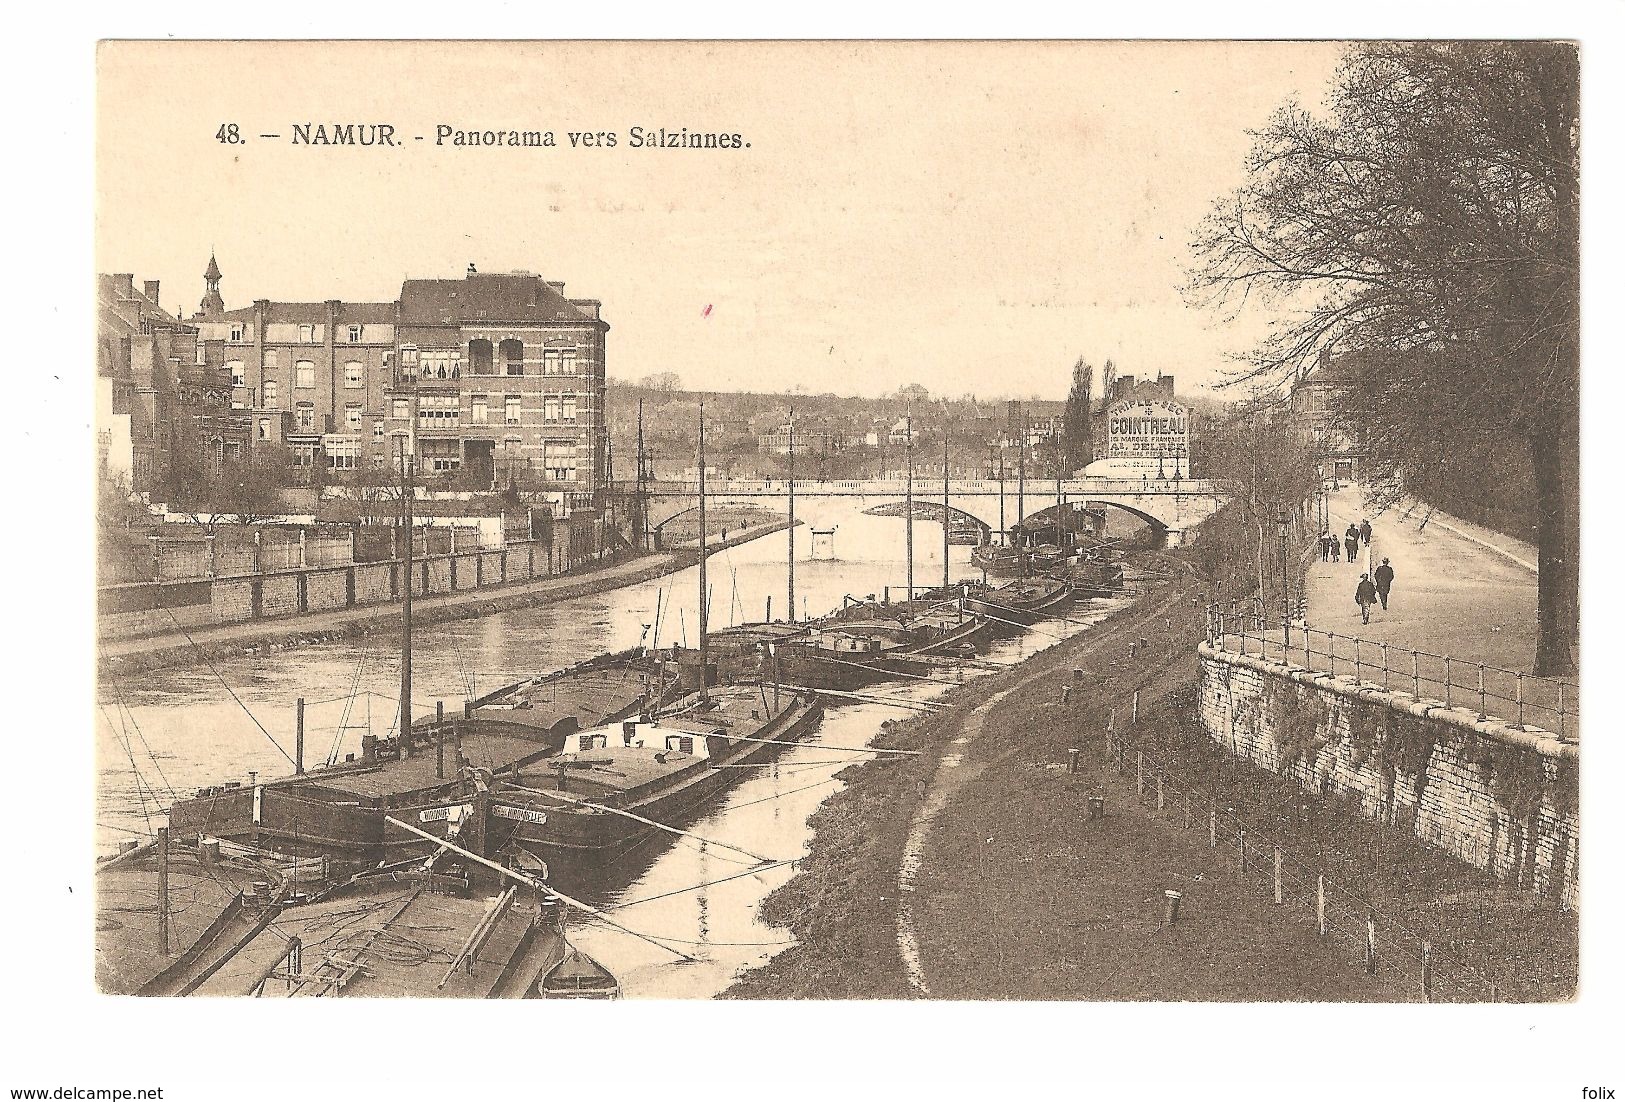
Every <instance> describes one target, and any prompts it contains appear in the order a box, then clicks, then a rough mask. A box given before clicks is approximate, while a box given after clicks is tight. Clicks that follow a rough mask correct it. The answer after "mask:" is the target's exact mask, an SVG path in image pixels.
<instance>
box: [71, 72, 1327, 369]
mask: <svg viewBox="0 0 1625 1102" xmlns="http://www.w3.org/2000/svg"><path fill="white" fill-rule="evenodd" d="M1341 53H1342V47H1341V46H1339V45H1337V44H1334V43H1266V42H1256V43H1172V42H1140V43H944V42H937V43H891V44H875V43H810V44H809V43H691V44H681V43H677V44H672V43H664V44H663V43H444V42H442V43H393V44H379V43H296V42H281V43H218V42H216V43H181V42H155V43H132V42H121V43H103V44H102V45H101V46H100V48H99V50H98V56H97V69H98V122H97V149H96V171H97V184H98V205H97V212H96V235H95V236H96V256H97V270H98V271H103V272H110V271H119V272H131V273H133V274H134V275H135V278H136V279H137V281H140V280H145V279H158V280H160V281H161V285H162V292H161V295H162V299H163V302H164V305H165V306H166V307H167V308H169V309H171V310H174V309H176V308H177V307H181V308H184V310H185V312H186V313H188V314H189V313H191V312H192V311H193V310H195V309H196V308H197V303H198V301H199V299H200V298H201V297H202V294H203V283H202V273H203V269H204V267H205V265H206V264H207V261H208V258H209V254H210V251H211V250H213V252H214V254H215V255H216V256H217V257H218V259H219V263H220V267H221V269H222V271H223V273H224V283H223V287H222V292H223V294H224V296H225V299H226V303H227V305H228V306H229V307H237V306H243V305H247V304H249V303H250V302H252V300H254V299H256V298H270V299H280V300H298V301H319V300H324V299H328V298H341V299H351V300H389V299H393V298H395V297H396V296H397V295H398V293H399V288H400V283H401V280H402V279H403V278H404V277H407V276H413V277H442V278H444V277H456V276H459V275H460V274H461V273H462V272H463V271H464V270H465V269H466V267H467V265H468V264H469V263H471V262H472V263H474V264H476V265H477V266H478V268H479V269H480V270H481V271H485V272H492V271H507V270H525V271H532V272H536V273H538V274H540V275H542V276H543V277H544V278H546V279H550V280H559V281H563V282H564V283H565V284H566V293H567V294H569V295H571V296H573V297H583V298H596V299H600V300H602V301H603V304H604V306H603V316H604V318H605V320H607V321H608V322H609V323H610V325H611V333H610V337H609V344H608V368H609V374H610V376H611V377H612V378H619V379H625V380H636V379H639V378H642V377H644V376H647V375H651V374H655V373H659V372H668V371H669V372H676V373H677V374H678V375H679V376H680V377H681V378H682V380H683V382H684V384H685V385H686V386H689V387H692V388H696V389H699V388H703V389H716V390H758V391H780V390H790V389H792V388H795V387H800V388H802V389H804V390H807V391H810V392H814V393H821V392H834V393H838V394H859V395H871V396H872V395H880V394H885V393H889V392H892V391H895V390H896V389H897V388H898V387H899V386H902V385H904V384H907V383H919V384H921V385H923V386H925V387H926V388H927V389H929V390H930V391H931V392H932V393H933V394H938V395H951V396H959V395H962V394H966V393H973V394H976V395H977V396H979V397H985V398H996V397H1027V396H1039V397H1045V398H1059V397H1063V396H1064V395H1065V392H1066V389H1067V386H1068V384H1069V381H1070V372H1071V367H1072V364H1073V362H1074V361H1075V360H1076V359H1077V358H1078V357H1079V356H1083V357H1085V358H1087V359H1088V360H1089V361H1090V362H1091V363H1092V364H1094V365H1095V366H1096V368H1097V369H1098V368H1099V366H1100V365H1101V364H1102V363H1103V362H1104V361H1105V360H1106V359H1108V358H1110V359H1113V360H1115V362H1116V364H1117V367H1118V370H1119V372H1120V373H1133V374H1140V375H1147V374H1156V373H1158V372H1162V373H1171V374H1173V375H1174V376H1175V377H1176V379H1177V380H1178V386H1179V388H1180V389H1181V390H1182V391H1186V390H1190V389H1193V388H1197V387H1201V386H1205V385H1210V384H1212V383H1214V382H1216V381H1217V380H1218V379H1219V378H1221V377H1222V374H1223V373H1224V371H1225V370H1226V368H1227V366H1228V365H1229V361H1228V359H1227V357H1228V356H1229V355H1231V354H1233V353H1237V352H1241V351H1244V350H1245V348H1246V347H1247V345H1248V343H1249V342H1250V335H1249V334H1248V333H1246V332H1244V331H1242V330H1239V329H1236V328H1234V327H1227V326H1226V325H1225V324H1224V323H1223V320H1222V319H1221V318H1219V317H1217V316H1216V315H1214V314H1212V313H1209V312H1206V311H1203V310H1199V309H1196V308H1194V307H1193V306H1191V305H1190V304H1189V303H1187V301H1186V300H1185V299H1184V297H1183V296H1182V295H1181V292H1180V286H1181V284H1182V282H1183V281H1184V276H1185V270H1186V266H1187V264H1188V263H1189V259H1190V254H1189V242H1190V240H1191V238H1192V236H1193V233H1194V230H1195V228H1196V226H1197V224H1198V223H1199V222H1200V220H1201V218H1202V217H1203V215H1204V214H1206V213H1207V211H1208V210H1209V208H1210V206H1211V204H1212V202H1213V201H1214V199H1215V198H1217V197H1219V196H1220V195H1222V194H1224V193H1225V192H1227V191H1229V190H1230V189H1233V188H1234V187H1235V186H1236V185H1238V184H1239V183H1240V182H1241V181H1242V178H1243V177H1242V172H1243V165H1244V162H1245V157H1246V154H1247V151H1248V148H1249V145H1250V139H1249V137H1248V134H1247V131H1248V129H1249V128H1256V127H1259V126H1261V125H1263V124H1264V123H1265V121H1266V120H1267V119H1268V117H1269V115H1270V113H1271V112H1272V111H1273V110H1274V109H1275V108H1277V107H1279V106H1280V105H1281V104H1282V103H1283V102H1285V101H1287V100H1288V99H1289V98H1294V97H1296V98H1298V99H1300V100H1303V101H1305V102H1307V103H1309V104H1311V105H1313V104H1317V103H1318V102H1319V101H1320V99H1321V96H1322V95H1323V93H1324V91H1325V89H1326V86H1327V84H1328V82H1329V80H1330V79H1331V77H1332V76H1333V74H1334V71H1335V68H1336V65H1337V62H1338V60H1339V58H1340V56H1341ZM301 122H305V123H329V124H331V123H335V122H354V123H364V122H384V123H388V124H390V125H393V126H394V127H395V132H396V135H397V137H398V139H399V140H400V141H402V143H403V144H402V145H401V146H400V147H395V148H380V147H372V148H358V147H346V148H334V147H315V146H294V145H292V144H291V143H290V140H289V139H290V137H291V135H292V128H293V125H294V124H295V123H301ZM228 123H235V124H237V126H238V132H239V134H241V135H242V136H243V137H244V138H245V139H246V140H245V142H244V143H243V144H237V145H233V144H228V143H224V142H221V141H219V140H217V135H218V134H219V133H220V128H221V127H222V126H223V125H225V124H228ZM442 125H443V126H448V127H451V128H454V129H459V130H488V129H509V128H513V129H524V130H541V131H551V132H552V133H553V135H554V137H555V139H556V140H557V142H558V147H557V148H548V149H536V148H506V147H500V148H485V147H476V148H468V147H465V148H456V147H452V146H449V145H446V146H437V145H436V144H435V138H436V133H437V129H436V128H437V127H439V126H442ZM635 126H638V127H642V128H644V129H645V130H658V129H660V128H662V127H664V128H666V129H667V130H679V129H681V128H684V127H686V128H688V129H689V130H691V131H713V132H721V133H728V134H734V133H737V134H739V135H740V136H741V141H742V143H748V148H740V149H727V150H720V149H682V148H664V149H660V148H633V147H632V145H631V141H630V136H631V130H632V128H633V127H635ZM570 132H592V133H599V132H614V133H615V134H616V137H617V144H616V146H615V148H613V149H609V148H572V147H571V143H570V140H569V137H568V134H569V133H570ZM273 133H274V134H279V135H281V137H280V138H278V139H262V138H261V137H260V135H261V134H273ZM419 136H421V137H422V139H423V140H421V141H418V140H415V139H416V138H417V137H419Z"/></svg>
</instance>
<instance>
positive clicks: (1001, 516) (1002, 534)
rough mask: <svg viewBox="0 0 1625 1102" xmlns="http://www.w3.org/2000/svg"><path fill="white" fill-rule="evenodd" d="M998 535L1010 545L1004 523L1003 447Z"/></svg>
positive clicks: (1000, 464) (1007, 529)
mask: <svg viewBox="0 0 1625 1102" xmlns="http://www.w3.org/2000/svg"><path fill="white" fill-rule="evenodd" d="M999 537H1000V538H1001V539H1003V540H1004V545H1005V546H1006V547H1009V546H1010V529H1009V528H1008V527H1006V526H1005V523H1004V449H1003V448H1000V449H999Z"/></svg>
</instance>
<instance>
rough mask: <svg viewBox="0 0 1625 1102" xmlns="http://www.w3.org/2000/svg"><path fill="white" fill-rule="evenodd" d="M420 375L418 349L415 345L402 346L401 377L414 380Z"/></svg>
mask: <svg viewBox="0 0 1625 1102" xmlns="http://www.w3.org/2000/svg"><path fill="white" fill-rule="evenodd" d="M417 373H418V349H417V345H415V344H403V345H401V376H402V377H403V378H412V377H413V376H415V375H417Z"/></svg>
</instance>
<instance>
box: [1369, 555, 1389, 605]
mask: <svg viewBox="0 0 1625 1102" xmlns="http://www.w3.org/2000/svg"><path fill="white" fill-rule="evenodd" d="M1371 580H1372V581H1373V582H1375V583H1376V586H1377V599H1378V600H1379V601H1381V602H1382V607H1383V608H1384V609H1385V610H1386V609H1387V608H1388V591H1389V590H1390V589H1392V588H1394V568H1393V567H1391V566H1389V565H1388V560H1387V559H1383V560H1382V565H1381V566H1379V567H1377V569H1376V571H1375V573H1373V574H1372V576H1371Z"/></svg>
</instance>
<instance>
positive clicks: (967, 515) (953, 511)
mask: <svg viewBox="0 0 1625 1102" xmlns="http://www.w3.org/2000/svg"><path fill="white" fill-rule="evenodd" d="M907 510H908V501H907V499H904V500H901V501H883V502H880V503H879V504H877V505H871V506H869V507H868V508H867V509H865V510H863V514H864V515H865V516H870V517H896V518H897V519H898V520H902V519H903V517H904V516H905V515H906V513H907ZM947 510H948V514H949V516H950V517H958V518H960V519H962V520H966V521H969V522H970V523H971V525H972V526H973V527H974V528H975V529H976V534H977V542H979V543H985V542H986V541H987V539H988V537H989V536H990V535H991V534H992V532H993V526H992V525H991V524H989V523H988V522H987V521H985V520H983V519H982V518H981V517H979V516H977V515H976V514H975V513H972V512H969V511H967V510H965V509H960V508H958V507H956V506H955V505H953V504H952V502H950V503H949V505H948V507H947ZM942 512H943V505H942V502H941V501H932V500H930V499H929V498H915V499H914V519H915V520H925V521H929V522H931V523H932V524H941V523H942Z"/></svg>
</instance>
